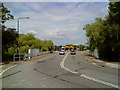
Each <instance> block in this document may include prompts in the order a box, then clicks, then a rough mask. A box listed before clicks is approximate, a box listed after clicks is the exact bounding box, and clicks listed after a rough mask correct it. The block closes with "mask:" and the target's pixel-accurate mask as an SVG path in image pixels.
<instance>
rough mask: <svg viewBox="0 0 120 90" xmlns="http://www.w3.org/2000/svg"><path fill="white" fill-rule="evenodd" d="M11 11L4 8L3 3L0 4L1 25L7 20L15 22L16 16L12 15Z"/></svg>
mask: <svg viewBox="0 0 120 90" xmlns="http://www.w3.org/2000/svg"><path fill="white" fill-rule="evenodd" d="M10 13H11V11H10V10H9V9H8V8H7V7H5V6H4V4H3V3H0V18H1V19H2V20H0V23H2V24H3V23H5V22H6V21H7V20H11V19H12V20H13V19H14V16H13V15H11V14H10Z"/></svg>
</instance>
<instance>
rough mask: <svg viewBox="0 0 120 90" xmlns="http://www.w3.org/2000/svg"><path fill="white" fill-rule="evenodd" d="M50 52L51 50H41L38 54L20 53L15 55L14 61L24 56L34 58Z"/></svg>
mask: <svg viewBox="0 0 120 90" xmlns="http://www.w3.org/2000/svg"><path fill="white" fill-rule="evenodd" d="M48 53H50V51H43V52H39V53H38V54H32V53H19V54H14V55H13V61H15V60H19V61H20V60H23V59H24V58H32V57H34V56H39V55H42V54H48Z"/></svg>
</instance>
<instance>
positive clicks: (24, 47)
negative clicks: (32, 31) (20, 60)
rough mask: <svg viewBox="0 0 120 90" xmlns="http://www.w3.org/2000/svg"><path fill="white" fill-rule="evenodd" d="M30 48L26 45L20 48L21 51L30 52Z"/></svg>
mask: <svg viewBox="0 0 120 90" xmlns="http://www.w3.org/2000/svg"><path fill="white" fill-rule="evenodd" d="M28 49H30V47H29V46H28V45H25V46H23V47H21V48H20V49H19V53H28Z"/></svg>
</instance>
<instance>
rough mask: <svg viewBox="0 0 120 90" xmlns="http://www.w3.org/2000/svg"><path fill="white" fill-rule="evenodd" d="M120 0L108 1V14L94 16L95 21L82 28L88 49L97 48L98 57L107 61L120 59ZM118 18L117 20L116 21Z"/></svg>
mask: <svg viewBox="0 0 120 90" xmlns="http://www.w3.org/2000/svg"><path fill="white" fill-rule="evenodd" d="M119 11H120V2H110V3H109V15H108V16H106V17H105V18H103V19H102V18H96V19H95V23H91V24H87V25H85V27H84V28H83V29H84V30H86V36H87V37H88V40H89V41H88V42H89V46H90V50H91V51H94V49H95V48H97V49H98V52H99V57H100V58H103V59H107V60H109V61H118V60H119V59H120V54H119V53H120V22H119V21H120V12H119ZM118 20H119V21H118Z"/></svg>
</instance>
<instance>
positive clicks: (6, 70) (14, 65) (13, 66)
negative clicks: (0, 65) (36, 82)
mask: <svg viewBox="0 0 120 90" xmlns="http://www.w3.org/2000/svg"><path fill="white" fill-rule="evenodd" d="M15 66H16V65H14V66H11V67H9V68H7V69H5V70H3V71H2V72H1V73H0V76H1V75H2V74H3V73H4V72H6V71H7V70H9V69H11V68H13V67H15Z"/></svg>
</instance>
